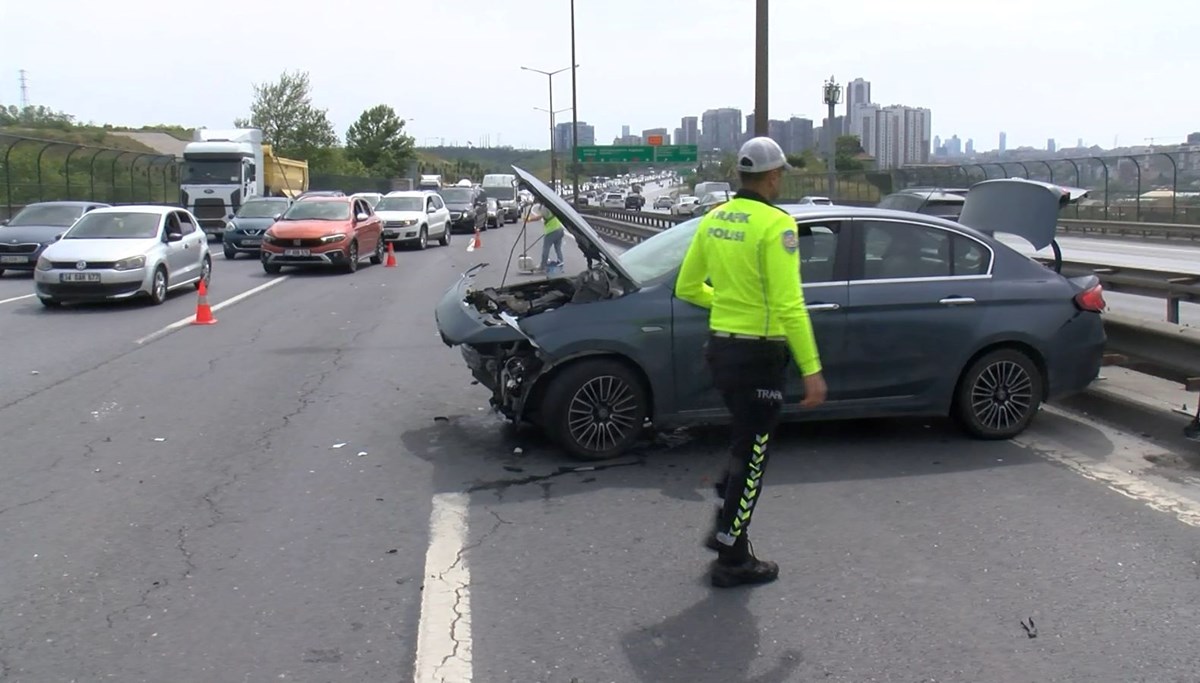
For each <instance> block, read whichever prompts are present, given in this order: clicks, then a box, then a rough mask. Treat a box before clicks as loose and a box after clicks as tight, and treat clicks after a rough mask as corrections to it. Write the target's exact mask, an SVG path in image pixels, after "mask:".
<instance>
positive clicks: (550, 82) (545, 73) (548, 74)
mask: <svg viewBox="0 0 1200 683" xmlns="http://www.w3.org/2000/svg"><path fill="white" fill-rule="evenodd" d="M578 66H579V65H578V64H574V63H572V65H571V66H567V67H563V68H561V69H558V70H557V71H542V70H541V69H531V68H529V67H527V66H523V67H521V70H522V71H532V72H534V73H538V74H542V75H543V76H545V77H546V82H547V84H548V85H549V88H550V109H549V111H554V76H555V75H556V74H560V73H562V72H564V71H566V70H567V69H572V70H574V69H575V68H576V67H578ZM564 111H565V110H564ZM550 187H554V115H553V114H551V115H550Z"/></svg>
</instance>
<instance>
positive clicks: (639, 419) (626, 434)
mask: <svg viewBox="0 0 1200 683" xmlns="http://www.w3.org/2000/svg"><path fill="white" fill-rule="evenodd" d="M552 382H553V383H552V384H551V385H550V387H549V389H548V390H547V392H546V394H545V397H544V399H543V402H542V407H541V413H542V414H543V415H544V416H545V417H544V421H545V426H546V429H547V430H548V431H549V433H550V436H551V437H552V438H554V440H555V441H557V442H558V443H559V444H560V445H561V446H562V447H563V448H565V449H566V450H567V451H568V452H569V453H571V455H574V456H575V457H578V458H583V459H586V460H604V459H607V458H612V457H616V456H618V455H620V454H621V453H622V452H624V451H625V450H627V449H628V448H629V447H630V446H632V445H633V444H634V442H636V441H637V439H638V437H639V436H640V435H641V433H642V427H643V425H644V423H645V421H646V415H647V414H648V412H649V400H648V396H647V392H646V389H645V388H644V387H643V386H642V381H641V378H639V377H638V376H637V375H636V374H635V373H634V372H632V371H631V370H629V368H627V367H625V366H624V365H623V364H621V363H619V362H617V361H614V360H608V359H597V360H585V361H580V362H578V363H576V364H574V365H571V366H568V367H567V368H565V369H563V371H562V372H561V373H559V374H558V376H556V377H555V378H554V379H553V380H552Z"/></svg>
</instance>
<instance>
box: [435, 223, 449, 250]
mask: <svg viewBox="0 0 1200 683" xmlns="http://www.w3.org/2000/svg"><path fill="white" fill-rule="evenodd" d="M438 244H440V245H442V246H443V247H448V246H450V226H449V225H447V226H445V227H444V228H442V236H441V237H439V238H438Z"/></svg>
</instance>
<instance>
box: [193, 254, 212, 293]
mask: <svg viewBox="0 0 1200 683" xmlns="http://www.w3.org/2000/svg"><path fill="white" fill-rule="evenodd" d="M201 282H203V283H204V286H205V287H207V286H209V285H210V284H212V259H210V258H209V257H207V256H205V257H204V263H201V264H200V279H199V280H196V289H200V283H201Z"/></svg>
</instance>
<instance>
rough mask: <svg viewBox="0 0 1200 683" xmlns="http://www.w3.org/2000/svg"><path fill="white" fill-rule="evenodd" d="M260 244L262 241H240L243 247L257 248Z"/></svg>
mask: <svg viewBox="0 0 1200 683" xmlns="http://www.w3.org/2000/svg"><path fill="white" fill-rule="evenodd" d="M260 244H262V240H242V246H243V247H257V246H258V245H260Z"/></svg>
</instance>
